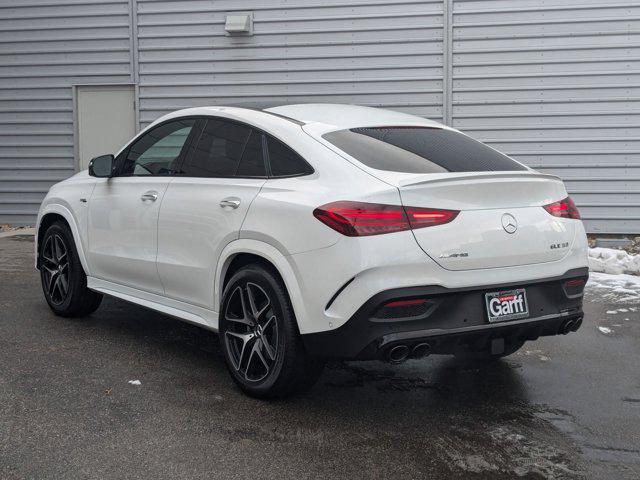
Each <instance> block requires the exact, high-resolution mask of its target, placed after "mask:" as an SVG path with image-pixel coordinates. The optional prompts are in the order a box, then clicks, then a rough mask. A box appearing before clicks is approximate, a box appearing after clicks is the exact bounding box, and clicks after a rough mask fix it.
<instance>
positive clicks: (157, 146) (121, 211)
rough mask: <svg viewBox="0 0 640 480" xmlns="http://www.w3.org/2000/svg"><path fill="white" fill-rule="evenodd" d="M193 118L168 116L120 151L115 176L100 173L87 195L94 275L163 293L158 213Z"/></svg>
mask: <svg viewBox="0 0 640 480" xmlns="http://www.w3.org/2000/svg"><path fill="white" fill-rule="evenodd" d="M194 124H195V120H191V119H184V120H172V121H169V122H166V123H163V124H161V125H159V126H157V127H155V128H153V129H151V130H149V131H148V132H146V133H145V134H144V135H142V136H141V137H140V138H138V139H137V140H136V141H135V142H134V143H133V144H132V145H131V146H129V147H128V148H127V149H125V150H124V151H123V153H122V154H121V155H119V156H118V162H117V163H118V164H119V166H118V171H117V176H115V177H114V178H109V179H99V180H98V182H97V183H96V186H95V188H94V190H93V194H92V196H91V199H90V200H89V221H88V225H89V226H88V244H89V255H88V256H89V259H88V260H89V264H90V268H91V273H92V275H93V276H95V277H97V278H100V279H103V280H108V281H111V282H114V283H117V284H120V285H125V286H128V287H133V288H136V289H139V290H144V291H146V292H151V293H156V294H163V293H164V289H163V287H162V283H161V282H160V278H159V276H158V269H157V267H156V256H157V254H158V214H159V211H160V205H161V204H162V201H163V198H164V195H165V192H166V190H167V187H168V185H169V184H170V183H171V181H172V180H173V179H174V178H175V177H173V174H174V173H175V168H176V166H177V164H178V163H179V161H180V159H181V155H182V153H183V150H184V149H185V145H187V144H188V139H189V136H190V134H191V130H192V128H193V126H194Z"/></svg>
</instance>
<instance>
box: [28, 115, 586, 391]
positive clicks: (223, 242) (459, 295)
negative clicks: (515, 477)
mask: <svg viewBox="0 0 640 480" xmlns="http://www.w3.org/2000/svg"><path fill="white" fill-rule="evenodd" d="M177 121H179V122H180V124H179V125H176V126H175V127H174V126H171V125H172V122H174V123H175V122H177ZM157 125H159V126H157V127H155V130H154V126H153V125H152V126H151V127H150V130H149V131H150V132H151V133H148V134H146V135H147V136H148V135H151V137H150V140H146V143H145V141H143V140H144V139H145V138H146V137H145V133H144V132H143V133H142V134H141V136H139V140H138V141H137V142H136V141H134V142H132V145H133V146H129V147H128V148H129V149H128V150H127V148H125V149H124V150H123V152H121V153H120V154H119V155H118V157H117V158H116V159H115V164H114V165H113V166H112V165H111V163H109V165H107V167H106V168H103V169H102V170H103V171H104V172H105V173H104V174H103V175H101V174H97V173H96V171H97V169H98V161H99V159H96V164H95V165H93V166H92V167H91V169H90V172H91V175H93V176H94V177H99V178H97V179H94V180H96V181H97V182H99V183H98V184H97V185H96V186H95V188H93V190H92V191H93V193H92V194H91V198H90V199H89V200H88V203H89V205H88V207H87V206H84V205H83V206H80V207H78V208H80V209H82V208H87V211H88V213H87V214H86V215H87V216H88V217H87V220H86V222H85V223H86V224H87V225H88V226H85V227H83V226H82V225H81V226H79V227H78V228H77V230H79V231H78V232H73V235H72V233H71V231H72V230H73V228H70V229H69V230H70V231H69V232H66V231H65V229H64V225H57V224H51V225H53V226H54V227H55V226H56V225H57V227H56V228H54V229H53V231H52V233H51V235H46V234H44V233H42V231H41V232H40V233H39V237H38V238H39V239H40V238H41V239H42V240H41V241H40V240H39V247H38V248H39V251H38V253H39V258H40V260H39V265H41V266H44V267H45V268H44V269H42V268H41V270H42V272H43V275H42V276H43V284H44V286H45V296H46V295H47V291H49V292H51V293H50V295H49V297H47V298H48V300H49V303H50V305H51V304H52V303H55V304H58V305H66V304H65V303H64V302H67V303H69V307H68V308H69V309H70V311H72V310H73V309H74V308H75V309H76V310H78V311H82V312H84V313H86V312H87V311H89V310H90V309H89V310H88V309H87V308H81V306H74V305H73V302H72V301H71V300H68V297H65V296H64V292H63V291H62V289H60V288H58V289H56V288H52V287H51V281H50V280H51V278H53V277H55V278H58V277H60V276H61V275H62V273H60V272H62V270H60V267H59V266H58V265H57V264H56V265H53V263H54V262H50V259H51V258H52V256H55V255H54V254H55V252H57V251H58V250H56V248H58V247H57V246H58V243H60V242H62V243H63V244H60V248H61V249H65V251H71V250H73V249H74V248H76V245H78V244H80V247H81V248H82V249H84V250H86V252H87V254H86V255H84V254H82V255H79V254H73V255H69V256H68V257H66V258H69V259H71V260H72V261H74V262H75V263H76V265H75V266H74V265H71V266H67V267H65V268H66V269H67V270H66V271H73V272H75V273H74V275H76V276H78V279H77V280H75V282H76V284H75V285H74V284H73V282H72V285H71V287H69V285H68V283H69V281H71V280H72V279H70V278H67V277H65V278H66V280H65V282H64V283H65V288H66V289H67V290H69V289H70V288H74V289H76V290H77V291H78V292H80V293H77V295H78V296H79V297H78V298H83V299H84V300H83V301H84V302H85V304H84V305H85V307H86V303H87V301H88V300H86V298H90V299H91V300H92V301H93V302H94V303H95V302H98V303H99V301H97V300H96V299H95V298H94V297H87V295H85V294H82V295H84V296H82V295H81V293H82V288H86V289H88V290H90V291H92V293H95V292H99V293H105V294H111V295H115V296H119V297H120V298H124V299H126V300H129V301H133V302H138V303H142V304H144V305H145V306H148V307H151V308H156V309H157V310H160V311H164V312H166V313H169V314H171V315H174V316H176V317H180V318H183V319H185V320H188V321H191V322H194V323H199V324H202V325H203V326H205V327H207V328H211V329H214V330H217V331H218V332H219V336H220V343H221V347H222V350H223V353H224V356H225V359H226V361H227V365H228V367H229V371H230V373H231V374H232V376H233V378H234V380H235V381H236V383H237V384H238V385H239V386H240V387H241V388H242V389H243V390H244V391H245V392H247V393H248V394H251V395H254V396H258V397H278V396H285V395H288V394H291V393H293V392H296V391H299V390H302V389H304V388H306V387H308V386H310V385H312V384H313V383H314V382H315V381H316V380H317V378H318V377H319V376H320V374H321V372H322V367H323V365H324V362H325V361H326V360H328V359H340V360H371V359H379V360H383V361H390V362H400V361H403V360H405V359H408V358H420V357H424V356H426V355H429V354H452V355H456V356H457V357H460V358H463V359H467V360H477V361H480V360H491V359H497V358H500V357H502V356H505V355H509V354H511V353H514V352H515V351H516V350H518V349H519V348H520V347H521V346H522V345H523V344H524V342H526V341H530V340H535V339H537V338H538V337H540V336H545V335H557V334H567V333H569V332H572V331H576V330H577V329H578V328H579V327H580V325H581V322H582V316H583V313H582V296H583V289H584V286H585V283H586V281H587V278H588V268H587V265H588V263H587V240H586V235H585V231H584V228H583V225H582V222H581V220H580V216H579V213H578V210H577V209H576V207H575V205H574V204H573V202H572V200H571V198H570V197H569V196H568V194H567V192H566V190H565V187H564V185H563V183H562V181H561V180H560V179H558V178H557V177H554V176H551V175H545V174H541V173H538V172H536V171H533V170H531V169H529V168H527V167H526V166H524V165H522V164H520V163H518V162H517V161H515V160H513V159H511V158H509V157H508V156H506V155H504V154H502V153H500V152H498V151H496V150H494V149H492V148H490V147H488V146H486V145H484V144H482V143H480V142H478V141H476V140H473V139H471V138H470V137H468V136H466V135H464V134H463V133H461V132H458V131H456V130H454V129H451V128H449V127H446V126H444V125H441V124H438V123H436V122H432V121H429V120H425V119H423V118H420V117H415V116H411V115H406V114H402V113H398V112H392V111H388V110H382V109H374V108H367V107H357V106H350V105H330V104H307V105H291V106H283V107H275V108H271V109H267V110H265V111H254V110H246V109H237V108H221V107H220V108H205V107H203V108H198V109H189V110H185V111H181V112H176V113H174V114H171V115H170V116H168V117H166V118H163V119H160V120H159V121H158V122H157ZM161 129H164V130H161ZM243 129H244V130H243ZM245 130H246V131H245ZM154 131H156V132H158V133H156V134H155V136H154V134H153V132H154ZM172 132H173V133H172ZM176 132H180V133H179V135H178V134H176ZM171 135H174V137H173V139H172V140H171V141H170V142H169V141H165V140H163V138H167V137H166V136H171ZM176 135H177V136H176ZM160 142H165V143H163V144H162V145H163V153H162V155H157V154H156V155H155V156H153V162H148V163H147V164H146V166H145V165H142V163H144V162H143V161H142V160H141V159H142V158H144V157H145V155H147V154H146V153H145V152H146V151H148V149H153V148H154V147H153V145H158V144H160ZM176 142H178V143H179V147H178V148H177V149H176V151H175V152H174V153H173V154H171V155H169V157H170V158H169V157H167V153H166V150H167V145H175V144H176ZM183 143H184V145H183ZM138 144H141V145H142V146H141V147H136V145H138ZM174 157H175V158H174ZM100 158H103V157H100ZM119 158H120V164H121V166H118V165H120V164H119V163H118V159H119ZM109 162H111V160H110V159H109ZM122 165H124V166H125V167H126V168H128V169H129V173H128V174H126V175H120V174H119V173H118V171H119V170H118V169H119V168H124V167H123V166H122ZM154 171H156V172H161V173H158V175H159V176H162V177H170V178H171V180H170V181H168V182H167V185H166V186H165V185H164V183H163V184H162V185H161V186H158V185H155V184H152V183H151V178H150V176H153V175H154V173H153V172H154ZM131 172H133V173H131ZM136 172H139V174H136ZM119 175H120V176H122V177H125V178H119ZM136 175H138V177H139V178H140V179H141V180H140V182H141V184H140V185H139V188H138V189H137V190H135V195H138V190H140V192H139V193H140V194H142V195H143V198H142V202H143V203H144V206H142V205H137V207H141V208H151V207H150V204H151V203H153V202H155V200H156V198H158V195H159V196H160V200H161V202H160V205H159V206H158V205H157V204H156V208H157V211H156V212H155V213H153V215H152V216H150V217H149V221H151V222H153V221H155V222H156V230H155V232H156V233H157V245H154V246H153V247H152V248H151V249H150V250H149V251H148V252H147V254H148V255H146V257H145V259H142V258H135V259H134V260H135V261H136V262H138V263H132V262H131V258H125V257H126V256H127V255H129V256H134V255H135V253H130V254H129V253H127V252H125V249H124V248H122V247H121V246H120V245H114V244H112V243H114V242H115V243H118V242H124V244H126V245H127V246H128V248H130V251H131V252H139V251H141V250H139V249H138V250H135V249H136V248H137V245H135V243H136V241H137V240H136V238H135V237H134V234H133V233H131V232H125V233H124V234H123V235H120V236H119V235H116V234H115V233H114V232H113V229H114V228H116V227H117V226H118V225H117V222H116V221H115V220H114V218H116V217H117V216H116V215H112V217H111V218H110V219H107V217H105V215H106V213H107V212H108V211H109V208H111V207H110V205H113V201H111V200H110V197H108V195H114V193H113V192H114V190H113V188H114V186H117V184H118V182H120V181H122V182H123V183H125V184H126V188H127V189H128V190H127V192H131V191H133V190H132V189H134V188H137V187H136V182H137V180H136ZM103 177H104V178H103ZM89 178H91V177H88V176H86V175H85V176H84V177H82V181H83V182H86V181H89V180H88V179H89ZM73 181H74V180H73V179H71V180H69V181H67V182H73ZM76 181H80V180H76ZM100 182H103V183H100ZM109 182H111V183H109ZM63 183H65V182H63ZM61 185H62V184H61ZM102 185H110V186H109V189H108V190H106V189H105V188H104V187H103V186H102ZM55 188H58V187H54V189H55ZM149 189H153V191H152V192H151V193H149V192H150V190H149ZM148 190H149V191H148ZM54 193H55V192H54ZM151 194H153V195H155V197H154V198H153V199H152V200H150V197H149V196H148V195H151ZM123 195H124V193H123ZM145 195H147V197H146V198H145ZM50 196H51V198H52V199H53V198H54V197H55V195H52V194H51V193H50ZM123 198H124V197H123V196H120V197H118V201H120V202H122V201H124V200H122V199H123ZM51 202H53V200H50V201H49V202H47V201H45V204H46V203H51ZM92 202H93V203H92ZM136 202H139V200H138V199H137V197H136ZM123 205H124V204H123ZM123 208H124V207H123ZM43 209H44V210H42V209H41V215H40V220H39V221H42V219H43V218H45V219H46V218H47V217H46V215H45V214H46V208H45V207H44V204H43ZM92 209H95V210H92ZM149 211H151V210H149ZM98 215H100V216H98ZM110 222H111V223H110ZM45 224H46V222H45ZM46 225H49V224H46ZM92 225H93V226H92ZM96 225H98V227H95V226H96ZM147 225H148V224H147ZM50 228H52V227H50ZM82 228H86V229H87V231H88V234H87V235H86V236H83V233H82V231H81V230H82ZM119 228H123V227H122V225H120V226H119ZM41 230H42V228H41ZM116 233H117V232H116ZM92 235H93V236H92ZM56 242H58V243H56ZM74 242H75V245H74ZM60 251H61V250H60ZM52 252H53V253H52ZM125 253H126V255H125ZM85 258H86V259H85ZM149 258H152V260H151V261H152V262H153V265H151V264H149V263H148V262H149V260H148V259H149ZM80 259H85V260H84V263H83V265H80ZM125 260H126V262H125ZM118 262H122V266H118ZM145 262H146V263H145ZM50 263H51V265H49V264H50ZM136 265H137V267H136ZM54 267H55V268H54ZM72 267H73V268H72ZM134 267H135V270H134V269H133V268H134ZM150 267H153V268H150ZM49 268H51V271H52V272H53V273H50V272H49ZM141 268H149V270H148V272H149V273H148V275H147V276H145V275H146V274H147V272H146V271H145V270H142V269H141ZM82 269H83V270H84V272H82V271H81V270H82ZM156 273H157V274H158V275H159V277H158V278H156ZM83 275H84V277H83ZM133 276H138V278H137V279H136V280H135V282H132V281H131V280H130V279H131V278H132V277H133ZM83 281H84V282H86V283H85V284H84V285H85V286H84V287H83V283H82V282H83ZM136 282H137V284H136ZM74 291H75V290H74ZM150 292H151V293H150ZM62 297H64V298H62ZM92 305H93V303H92ZM52 308H54V311H55V309H56V307H54V306H52ZM65 308H67V307H65ZM91 308H93V307H91ZM96 308H97V304H96ZM59 313H61V314H65V312H64V311H62V312H59ZM67 313H68V312H67Z"/></svg>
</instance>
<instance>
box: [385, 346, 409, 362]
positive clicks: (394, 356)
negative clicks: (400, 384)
mask: <svg viewBox="0 0 640 480" xmlns="http://www.w3.org/2000/svg"><path fill="white" fill-rule="evenodd" d="M408 356H409V347H407V346H406V345H396V346H395V347H393V348H391V349H390V350H389V353H388V354H387V359H388V360H389V361H390V362H391V363H400V362H402V361H404V360H406V359H407V357H408Z"/></svg>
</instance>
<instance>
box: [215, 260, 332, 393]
mask: <svg viewBox="0 0 640 480" xmlns="http://www.w3.org/2000/svg"><path fill="white" fill-rule="evenodd" d="M219 335H220V344H221V347H222V351H223V353H224V356H225V360H226V362H227V367H228V369H229V372H230V373H231V376H232V377H233V379H234V381H235V382H236V384H237V385H238V386H239V387H240V388H241V389H242V390H243V391H244V392H245V393H247V394H249V395H251V396H254V397H259V398H276V397H285V396H288V395H291V394H294V393H297V392H300V391H302V390H305V389H306V388H309V387H311V386H312V385H313V384H315V382H316V381H317V380H318V378H319V377H320V375H321V373H322V370H323V367H324V363H323V362H322V361H321V360H319V359H317V358H314V357H311V356H309V355H308V354H307V352H306V350H305V348H304V345H303V344H302V340H301V339H300V334H299V333H298V329H297V324H296V319H295V315H294V313H293V309H292V307H291V303H290V301H289V296H288V295H287V292H286V289H285V287H284V285H283V283H282V281H281V280H280V278H279V277H278V276H277V275H276V274H275V273H274V272H272V271H271V270H270V269H268V268H265V267H264V266H262V265H259V264H254V265H248V266H246V267H243V268H242V269H241V270H239V271H238V272H236V273H235V274H234V275H233V276H232V277H231V279H230V280H229V282H228V283H227V286H226V287H225V290H224V293H223V299H222V308H221V309H220V334H219Z"/></svg>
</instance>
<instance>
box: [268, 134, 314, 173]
mask: <svg viewBox="0 0 640 480" xmlns="http://www.w3.org/2000/svg"><path fill="white" fill-rule="evenodd" d="M267 150H268V151H269V165H270V167H271V176H272V177H294V176H299V175H309V174H311V173H313V168H311V165H309V164H308V163H307V162H306V161H305V160H304V159H303V158H302V157H301V156H300V155H298V154H297V153H296V152H294V151H293V150H291V149H290V148H289V147H287V146H286V145H285V144H284V143H282V142H281V141H280V140H276V139H275V138H273V137H270V136H267Z"/></svg>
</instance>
